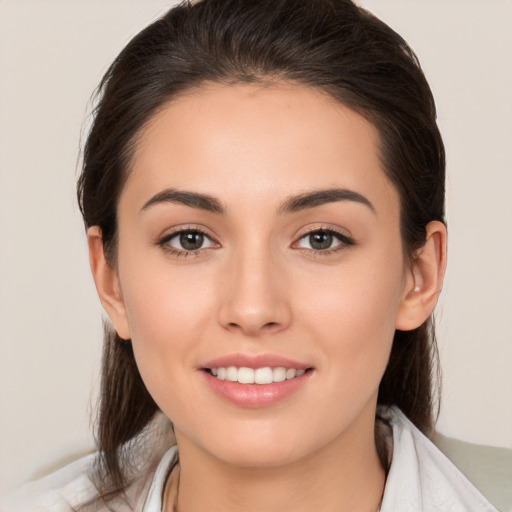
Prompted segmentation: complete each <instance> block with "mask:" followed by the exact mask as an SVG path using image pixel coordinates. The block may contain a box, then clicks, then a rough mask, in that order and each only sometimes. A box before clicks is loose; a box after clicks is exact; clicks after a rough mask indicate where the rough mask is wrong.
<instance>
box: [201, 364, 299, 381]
mask: <svg viewBox="0 0 512 512" xmlns="http://www.w3.org/2000/svg"><path fill="white" fill-rule="evenodd" d="M211 373H212V375H213V376H215V377H217V379H220V380H228V381H230V382H239V383H240V384H272V382H283V381H285V380H290V379H294V378H295V377H300V376H301V375H304V373H306V370H295V369H294V368H288V369H287V368H283V367H282V366H278V367H276V368H270V367H269V366H266V367H264V368H257V369H256V370H253V369H252V368H246V367H241V368H237V367H236V366H228V367H227V368H211Z"/></svg>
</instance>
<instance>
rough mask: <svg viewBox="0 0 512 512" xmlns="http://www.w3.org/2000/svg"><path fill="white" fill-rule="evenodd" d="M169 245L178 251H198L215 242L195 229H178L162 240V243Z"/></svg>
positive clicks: (211, 245)
mask: <svg viewBox="0 0 512 512" xmlns="http://www.w3.org/2000/svg"><path fill="white" fill-rule="evenodd" d="M164 244H165V245H167V246H171V247H172V248H174V249H176V250H179V251H198V250H200V249H205V248H207V247H213V246H214V245H215V244H214V242H213V241H212V240H211V238H210V237H208V236H207V235H206V234H204V233H202V232H201V231H197V230H187V231H179V232H177V233H174V234H172V235H169V236H167V237H165V238H164V240H162V245H164Z"/></svg>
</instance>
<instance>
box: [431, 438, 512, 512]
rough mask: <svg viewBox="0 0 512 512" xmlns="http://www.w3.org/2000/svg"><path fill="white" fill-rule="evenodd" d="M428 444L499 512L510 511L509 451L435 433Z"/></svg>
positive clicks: (511, 476)
mask: <svg viewBox="0 0 512 512" xmlns="http://www.w3.org/2000/svg"><path fill="white" fill-rule="evenodd" d="M432 442H433V443H434V444H435V445H436V446H437V448H439V450H441V451H442V452H443V453H444V454H445V455H446V457H448V458H449V459H450V460H451V462H453V464H454V465H455V466H456V467H457V468H458V469H459V470H460V471H461V472H462V473H463V474H464V475H465V476H466V477H467V478H468V480H470V482H471V483H472V484H473V485H474V486H475V487H476V488H477V489H478V490H479V491H480V492H481V493H482V494H483V495H484V496H485V497H486V498H487V499H488V500H489V501H491V503H493V504H494V505H495V506H496V507H497V508H498V509H499V510H502V511H503V512H512V450H511V449H510V448H498V447H495V446H484V445H478V444H473V443H467V442H465V441H460V440H458V439H453V438H450V437H446V436H444V435H442V434H440V433H438V432H436V433H435V434H434V436H433V437H432Z"/></svg>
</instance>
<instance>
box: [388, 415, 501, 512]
mask: <svg viewBox="0 0 512 512" xmlns="http://www.w3.org/2000/svg"><path fill="white" fill-rule="evenodd" d="M379 416H380V417H382V418H383V419H384V420H385V421H387V422H388V423H389V424H390V426H391V428H392V432H393V434H392V435H393V454H392V462H391V467H390V471H389V474H388V479H387V483H386V489H385V493H384V499H383V503H382V512H388V511H393V512H396V511H397V510H422V511H424V512H434V511H439V510H443V511H444V512H468V511H475V512H496V508H495V507H494V506H493V505H491V503H489V501H488V500H487V499H486V498H485V497H484V496H483V495H482V493H481V492H480V491H479V490H477V488H476V487H475V486H474V485H473V484H472V483H471V482H470V481H469V480H468V478H466V476H465V475H464V474H463V473H462V472H461V471H460V470H459V469H458V468H457V467H456V466H455V465H454V464H453V463H452V462H451V461H450V460H449V459H448V458H447V457H446V456H445V455H444V454H443V453H442V452H441V451H440V450H439V449H438V448H437V447H436V446H435V445H434V444H433V443H432V442H431V441H430V440H429V439H428V438H427V437H425V436H424V435H423V434H422V433H421V432H420V431H419V430H418V429H417V428H416V427H415V426H414V425H413V424H412V423H411V422H410V421H409V420H408V419H407V418H406V417H405V415H404V414H403V413H402V412H401V411H400V410H398V409H397V408H396V407H390V408H379Z"/></svg>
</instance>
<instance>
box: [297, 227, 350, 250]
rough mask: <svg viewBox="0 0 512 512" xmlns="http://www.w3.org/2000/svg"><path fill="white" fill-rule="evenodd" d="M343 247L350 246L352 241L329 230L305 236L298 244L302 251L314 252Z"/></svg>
mask: <svg viewBox="0 0 512 512" xmlns="http://www.w3.org/2000/svg"><path fill="white" fill-rule="evenodd" d="M341 245H350V239H349V238H348V237H345V236H344V235H341V234H340V233H335V232H333V231H330V230H327V229H319V230H317V231H312V232H311V233H308V234H307V235H304V236H303V237H301V238H300V239H299V241H298V242H297V246H298V247H300V248H301V249H312V250H314V251H326V250H329V249H334V248H335V247H338V246H341Z"/></svg>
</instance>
